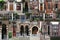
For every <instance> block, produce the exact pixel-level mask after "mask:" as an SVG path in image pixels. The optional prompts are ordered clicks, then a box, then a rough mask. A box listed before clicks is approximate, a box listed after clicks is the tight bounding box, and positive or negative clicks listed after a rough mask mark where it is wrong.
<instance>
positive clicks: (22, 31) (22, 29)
mask: <svg viewBox="0 0 60 40" xmlns="http://www.w3.org/2000/svg"><path fill="white" fill-rule="evenodd" d="M20 35H21V36H22V35H24V26H23V25H21V27H20Z"/></svg>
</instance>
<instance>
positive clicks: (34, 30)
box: [32, 26, 38, 34]
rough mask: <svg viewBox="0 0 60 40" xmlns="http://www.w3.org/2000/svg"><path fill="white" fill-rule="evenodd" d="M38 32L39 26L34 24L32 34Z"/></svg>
mask: <svg viewBox="0 0 60 40" xmlns="http://www.w3.org/2000/svg"><path fill="white" fill-rule="evenodd" d="M37 32H38V27H36V26H34V27H33V28H32V34H37Z"/></svg>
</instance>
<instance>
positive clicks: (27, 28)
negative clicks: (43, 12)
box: [25, 25, 29, 36]
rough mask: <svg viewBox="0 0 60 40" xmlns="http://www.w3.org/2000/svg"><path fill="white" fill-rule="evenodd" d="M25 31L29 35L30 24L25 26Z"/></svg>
mask: <svg viewBox="0 0 60 40" xmlns="http://www.w3.org/2000/svg"><path fill="white" fill-rule="evenodd" d="M25 33H26V35H27V36H29V26H28V25H26V26H25Z"/></svg>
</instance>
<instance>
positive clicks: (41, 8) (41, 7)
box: [40, 3, 43, 11]
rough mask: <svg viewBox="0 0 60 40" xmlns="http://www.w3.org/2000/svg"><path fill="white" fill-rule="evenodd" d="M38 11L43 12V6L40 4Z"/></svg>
mask: <svg viewBox="0 0 60 40" xmlns="http://www.w3.org/2000/svg"><path fill="white" fill-rule="evenodd" d="M40 10H41V11H42V10H43V4H42V3H41V4H40Z"/></svg>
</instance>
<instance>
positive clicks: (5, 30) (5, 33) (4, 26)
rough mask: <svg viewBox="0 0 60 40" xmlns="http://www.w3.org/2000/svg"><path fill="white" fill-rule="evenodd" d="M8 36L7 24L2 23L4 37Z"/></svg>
mask: <svg viewBox="0 0 60 40" xmlns="http://www.w3.org/2000/svg"><path fill="white" fill-rule="evenodd" d="M4 38H7V29H6V24H2V39H4Z"/></svg>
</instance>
